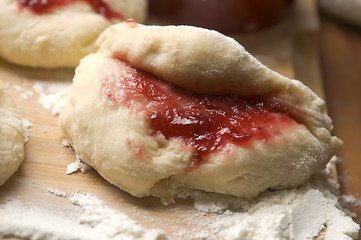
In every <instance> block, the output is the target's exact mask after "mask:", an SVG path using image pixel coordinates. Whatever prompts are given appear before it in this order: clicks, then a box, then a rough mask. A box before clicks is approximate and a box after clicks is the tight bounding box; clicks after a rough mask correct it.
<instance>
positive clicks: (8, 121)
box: [0, 83, 25, 185]
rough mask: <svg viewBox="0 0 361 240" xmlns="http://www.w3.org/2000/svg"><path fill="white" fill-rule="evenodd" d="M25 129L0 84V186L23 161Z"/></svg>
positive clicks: (13, 105)
mask: <svg viewBox="0 0 361 240" xmlns="http://www.w3.org/2000/svg"><path fill="white" fill-rule="evenodd" d="M24 144H25V129H24V126H23V122H22V119H21V118H20V116H19V113H18V111H17V109H16V107H15V104H14V102H13V101H12V99H11V98H10V96H9V95H8V94H7V93H6V92H5V91H4V90H3V89H2V85H1V83H0V185H2V184H4V182H5V181H6V180H7V179H8V178H9V177H10V176H11V175H13V174H14V172H16V170H17V169H18V168H19V166H20V164H21V162H22V161H23V159H24Z"/></svg>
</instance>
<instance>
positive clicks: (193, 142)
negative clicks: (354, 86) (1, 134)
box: [101, 60, 297, 169]
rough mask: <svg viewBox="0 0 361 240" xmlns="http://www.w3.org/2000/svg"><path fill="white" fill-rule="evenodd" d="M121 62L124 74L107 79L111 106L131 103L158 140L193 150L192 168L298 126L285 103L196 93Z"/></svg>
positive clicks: (104, 87) (107, 99)
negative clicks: (232, 146) (174, 141)
mask: <svg viewBox="0 0 361 240" xmlns="http://www.w3.org/2000/svg"><path fill="white" fill-rule="evenodd" d="M115 61H116V62H117V64H118V65H119V66H122V67H121V68H122V70H121V71H119V72H118V73H116V74H115V75H109V74H108V75H107V76H106V77H105V78H103V79H102V80H101V84H102V92H103V97H104V101H105V105H108V106H116V104H119V103H120V104H125V105H126V106H128V108H129V109H130V110H131V111H136V112H137V113H138V112H141V113H144V114H145V115H146V118H147V119H148V121H149V124H150V126H151V128H152V130H153V134H154V135H157V134H163V135H164V136H165V138H166V139H168V140H170V139H181V140H182V141H183V142H184V143H185V144H186V145H187V146H192V147H193V149H194V160H193V163H192V166H190V169H193V168H195V167H197V166H199V165H200V164H201V163H202V162H203V161H204V160H206V159H207V157H208V156H209V155H210V154H211V153H214V152H217V151H220V150H222V149H225V147H226V146H227V144H229V143H232V144H236V145H238V146H247V145H249V144H250V143H252V141H255V140H258V141H262V142H267V141H269V140H271V139H272V138H273V137H274V136H277V135H281V134H282V130H283V129H285V128H286V127H287V126H291V125H293V124H297V122H296V121H295V120H293V119H292V118H291V117H290V116H288V115H287V114H286V113H284V108H282V107H280V106H279V104H266V103H264V101H263V100H262V98H258V97H257V98H249V97H242V96H237V95H227V96H211V95H203V94H196V93H193V92H189V91H186V90H183V89H180V88H177V87H175V86H173V85H171V84H168V83H165V82H163V81H160V80H158V79H157V78H156V77H154V76H152V75H150V74H147V73H144V72H141V71H139V70H136V69H134V68H132V67H131V66H129V65H128V64H127V63H125V62H122V61H120V60H115ZM113 69H114V68H113ZM119 73H120V74H119ZM120 75H121V76H120ZM281 112H282V113H281Z"/></svg>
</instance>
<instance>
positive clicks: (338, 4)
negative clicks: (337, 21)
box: [318, 0, 361, 26]
mask: <svg viewBox="0 0 361 240" xmlns="http://www.w3.org/2000/svg"><path fill="white" fill-rule="evenodd" d="M318 2H319V5H320V7H321V9H322V10H324V11H326V12H329V13H330V14H332V15H334V16H336V17H339V18H341V19H343V20H345V21H348V22H350V23H352V24H356V25H358V26H361V0H347V1H344V0H319V1H318Z"/></svg>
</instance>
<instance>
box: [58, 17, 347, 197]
mask: <svg viewBox="0 0 361 240" xmlns="http://www.w3.org/2000/svg"><path fill="white" fill-rule="evenodd" d="M119 36H122V37H119ZM98 43H99V44H100V48H99V50H98V51H97V52H96V53H94V54H91V55H89V56H87V57H85V58H84V59H83V60H82V61H81V64H80V65H79V66H78V67H77V69H76V74H75V77H74V81H73V89H72V93H71V96H70V98H69V101H68V102H67V103H66V105H65V107H64V109H63V110H62V112H61V114H60V117H59V125H60V128H61V129H62V131H63V132H64V134H65V136H66V137H67V138H68V140H69V141H70V143H71V144H72V146H73V147H74V149H75V151H76V153H77V155H78V157H79V158H80V159H81V160H83V161H84V162H86V163H87V164H89V165H91V166H92V167H94V168H95V169H96V170H97V171H98V172H99V173H100V174H101V175H102V176H103V177H104V178H105V179H107V180H108V181H109V182H111V183H113V184H115V185H116V186H118V187H120V188H121V189H123V190H125V191H127V192H129V193H131V194H133V195H135V196H138V197H142V196H148V195H153V196H157V197H160V198H161V199H162V200H163V201H164V202H166V203H169V202H172V201H173V197H174V194H175V193H174V191H175V189H176V188H177V187H179V186H186V187H189V188H193V189H200V190H204V191H209V192H218V193H224V194H231V195H235V196H239V197H245V198H252V197H254V196H256V195H258V194H259V193H260V192H262V191H265V190H267V189H269V188H270V189H280V188H291V187H295V186H299V185H301V184H303V183H305V182H306V181H307V180H308V179H309V178H310V176H311V175H312V174H313V173H314V172H315V171H317V170H319V169H322V168H324V167H325V165H326V163H327V162H328V161H329V160H330V158H331V157H332V156H334V154H335V153H336V152H337V150H338V149H339V148H340V147H341V145H342V142H341V140H339V139H338V138H337V137H333V136H331V134H330V131H331V129H332V122H331V119H330V118H329V117H328V116H327V115H326V114H325V113H324V110H325V103H324V101H323V100H322V99H320V98H319V97H317V96H316V95H315V94H314V93H313V92H312V91H311V90H310V89H309V88H307V87H306V86H304V85H303V84H302V83H301V82H299V81H297V80H290V79H288V78H286V77H283V76H281V75H279V74H277V73H275V72H273V71H272V70H270V69H268V68H267V67H265V66H264V65H262V64H261V63H260V62H259V61H257V60H256V59H255V58H254V57H252V56H251V55H250V54H249V53H248V52H246V51H245V49H244V48H243V47H242V46H241V45H239V44H238V43H237V42H236V41H235V40H233V39H231V38H228V37H226V36H224V35H222V34H220V33H218V32H215V31H211V30H205V29H201V28H195V27H189V26H177V27H176V26H166V27H160V26H143V25H141V24H137V23H130V22H128V23H122V24H117V25H114V26H111V27H110V28H108V29H107V30H106V31H105V32H104V33H103V34H102V35H101V36H100V38H99V42H98ZM127 64H129V65H127ZM139 71H143V72H146V74H151V75H149V76H153V78H157V79H159V80H158V81H160V82H161V85H164V86H169V83H171V84H173V85H174V86H177V87H178V88H183V89H185V90H188V92H193V93H192V94H196V93H200V94H205V93H207V94H217V95H224V94H233V95H240V96H247V97H257V98H261V99H263V100H264V101H265V102H269V103H271V104H280V105H282V109H286V110H287V111H288V113H287V114H288V115H290V116H292V118H293V119H294V120H292V121H293V123H292V124H290V125H287V127H286V126H283V125H282V124H281V125H282V126H283V127H280V128H279V129H278V128H277V127H276V129H272V130H270V131H274V132H277V133H275V134H274V135H273V136H272V137H271V140H269V141H267V140H265V141H262V140H253V141H252V142H251V143H250V144H247V145H237V144H234V143H233V142H231V143H229V144H227V145H226V146H224V147H222V148H221V149H220V150H219V151H215V152H212V153H211V154H209V155H208V156H207V157H206V160H204V161H203V162H202V163H201V164H199V166H197V167H195V168H192V164H193V163H194V161H195V159H196V158H197V156H196V155H195V154H194V152H195V150H194V148H192V147H190V146H189V144H187V143H185V141H184V139H182V138H177V137H172V138H167V137H166V136H165V135H163V134H162V133H159V132H156V131H155V130H154V129H153V127H152V124H151V118H152V116H151V117H149V116H147V115H146V114H145V113H144V112H146V111H147V110H148V109H152V108H153V107H154V106H155V108H156V105H154V103H155V102H150V103H149V102H147V100H145V99H146V98H144V99H143V98H141V97H140V98H137V97H135V96H136V93H135V94H134V95H132V94H130V97H129V96H128V97H129V99H128V98H126V97H124V96H126V94H125V95H124V92H126V91H128V90H127V88H128V87H129V86H130V88H131V85H129V86H126V87H125V88H124V87H123V86H125V84H124V83H126V82H127V81H131V80H132V79H135V78H137V77H138V75H137V74H138V72H139ZM147 76H148V75H147ZM165 88H166V87H165ZM130 91H132V90H130ZM151 93H152V91H151V92H150V94H151ZM117 99H118V100H119V101H118V100H117ZM155 104H157V103H155ZM139 106H141V107H139ZM138 110H139V111H138ZM277 130H279V131H277Z"/></svg>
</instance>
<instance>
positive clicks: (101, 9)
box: [18, 0, 124, 19]
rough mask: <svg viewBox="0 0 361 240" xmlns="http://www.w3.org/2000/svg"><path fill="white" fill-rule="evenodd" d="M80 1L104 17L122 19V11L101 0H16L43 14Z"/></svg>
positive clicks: (22, 5)
mask: <svg viewBox="0 0 361 240" xmlns="http://www.w3.org/2000/svg"><path fill="white" fill-rule="evenodd" d="M80 1H83V2H87V3H88V4H89V5H91V6H92V8H93V9H94V11H95V12H97V13H99V14H100V15H102V16H103V17H105V18H106V19H114V18H119V19H124V16H123V14H122V13H120V12H116V11H114V10H113V9H111V8H110V7H109V5H108V4H107V3H106V2H104V1H103V0H18V3H19V6H20V7H21V8H27V9H29V10H31V11H32V12H34V13H36V14H44V13H48V12H49V11H51V10H53V9H55V8H57V7H62V6H66V5H68V4H72V3H75V2H80Z"/></svg>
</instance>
